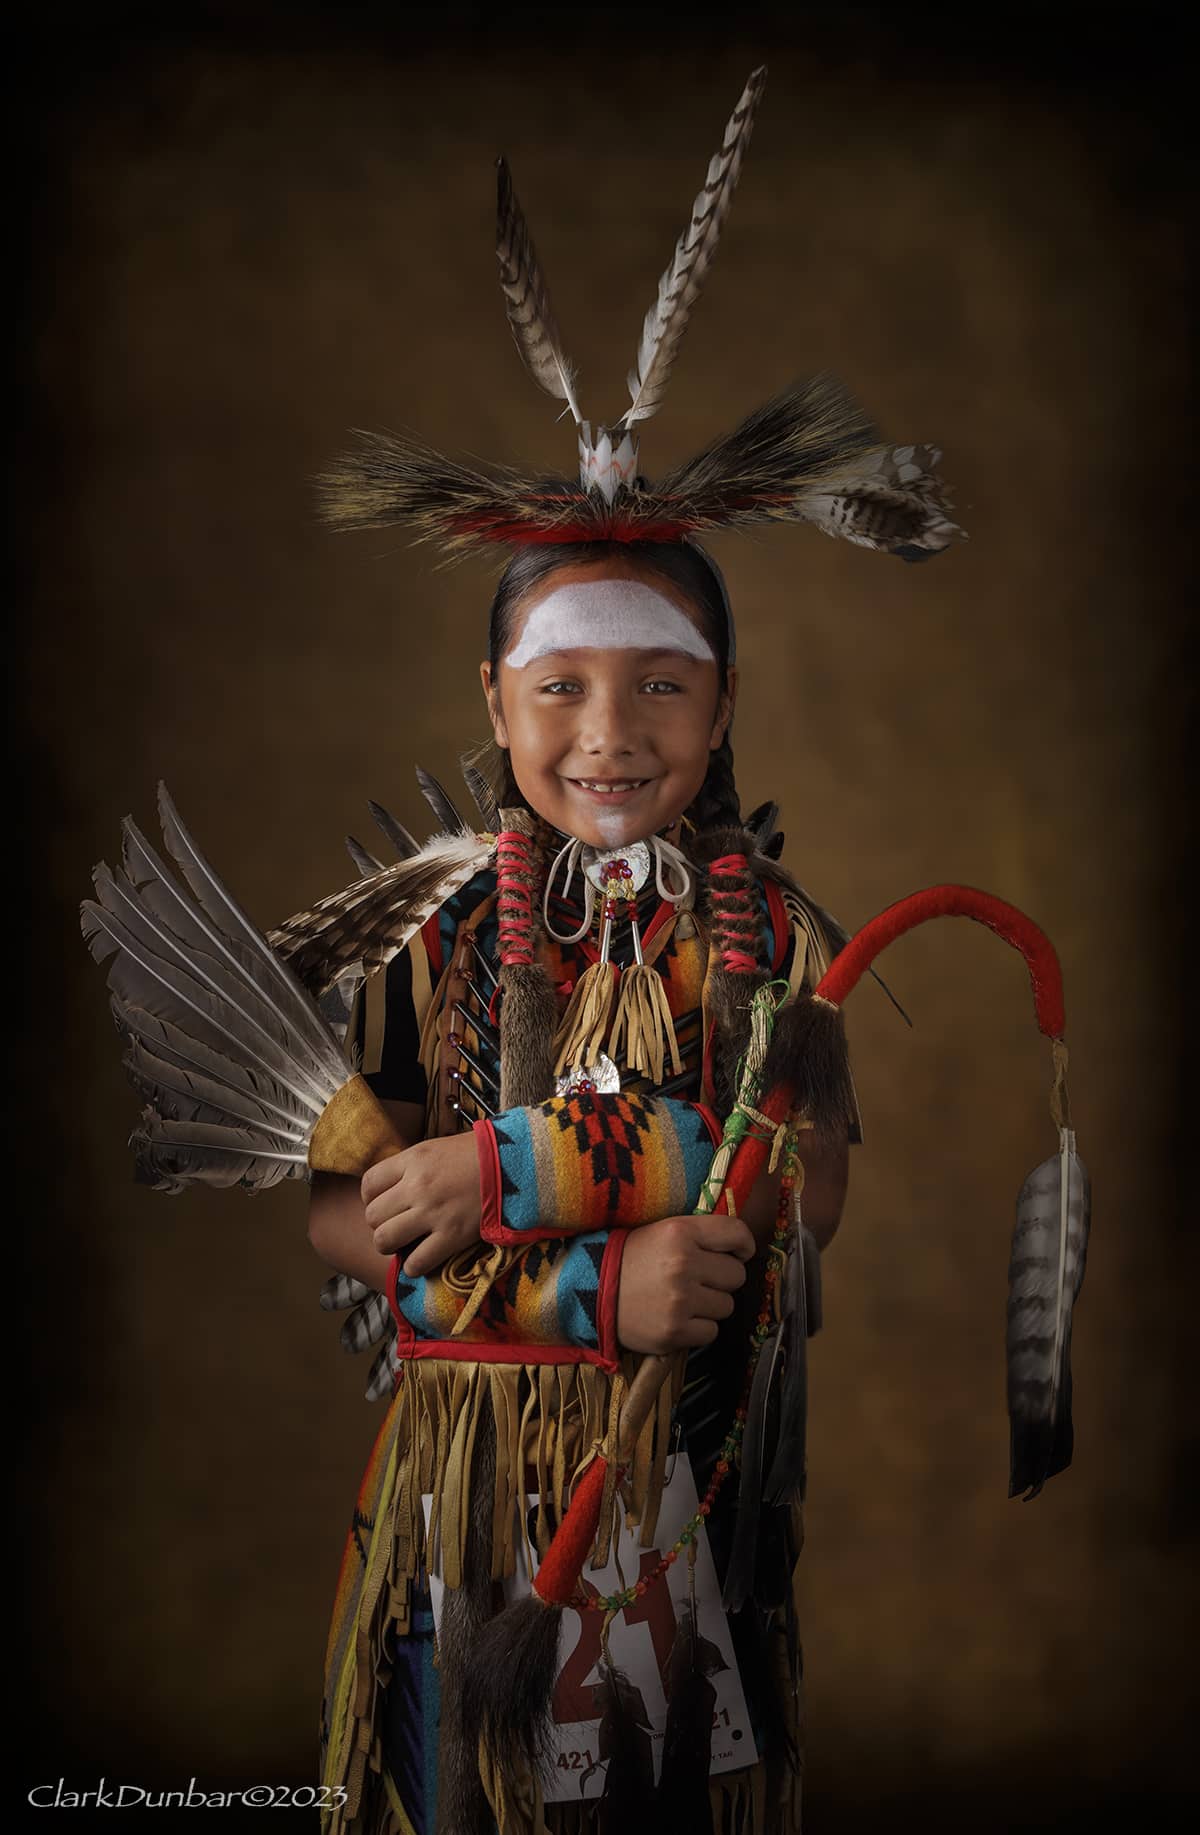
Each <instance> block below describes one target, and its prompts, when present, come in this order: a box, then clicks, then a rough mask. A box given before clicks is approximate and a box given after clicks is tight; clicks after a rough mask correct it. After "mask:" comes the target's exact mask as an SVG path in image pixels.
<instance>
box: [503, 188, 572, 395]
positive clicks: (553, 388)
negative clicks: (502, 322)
mask: <svg viewBox="0 0 1200 1835" xmlns="http://www.w3.org/2000/svg"><path fill="white" fill-rule="evenodd" d="M496 257H497V260H498V261H499V263H500V285H501V287H502V288H503V289H504V303H505V306H506V308H507V311H508V322H509V324H510V325H511V326H512V333H513V337H514V338H515V340H516V345H517V349H518V350H519V351H520V353H521V356H522V358H523V359H524V362H525V367H526V368H527V369H528V371H529V373H530V375H531V376H532V377H533V379H534V381H535V382H536V383H538V384H540V386H541V387H542V388H543V389H545V391H546V393H547V394H548V395H553V396H554V397H555V399H556V400H557V401H565V402H566V404H567V406H568V408H569V409H570V410H571V414H572V416H573V417H574V419H575V421H576V422H577V423H578V421H579V405H578V403H577V401H576V399H575V370H574V367H573V366H572V364H571V363H570V362H568V360H567V357H566V355H565V354H564V352H563V347H562V339H561V338H560V337H559V333H558V326H557V324H556V323H555V318H554V311H553V308H552V307H551V304H550V294H549V291H548V289H547V287H546V283H545V281H544V279H543V278H542V271H541V268H540V267H539V265H538V259H537V256H536V254H535V253H534V248H533V238H532V237H531V235H530V233H529V225H528V224H527V223H526V221H525V215H524V212H523V211H522V209H521V206H520V205H519V204H518V202H517V196H516V193H515V191H514V190H513V185H512V175H511V173H510V172H509V169H508V164H507V162H506V161H505V160H503V159H498V160H497V161H496Z"/></svg>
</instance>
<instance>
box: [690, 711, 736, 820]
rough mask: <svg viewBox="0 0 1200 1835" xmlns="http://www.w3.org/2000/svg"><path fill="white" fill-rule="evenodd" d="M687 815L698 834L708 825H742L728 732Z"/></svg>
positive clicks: (712, 757) (711, 758) (711, 760)
mask: <svg viewBox="0 0 1200 1835" xmlns="http://www.w3.org/2000/svg"><path fill="white" fill-rule="evenodd" d="M687 817H688V821H689V822H691V824H692V826H693V827H694V828H695V829H696V831H697V833H698V834H703V833H704V832H705V830H706V829H709V828H738V827H740V826H741V820H742V805H741V801H740V799H739V797H738V791H737V784H736V782H735V780H734V775H733V747H732V746H731V745H730V743H729V734H728V733H726V735H725V737H724V739H722V741H721V743H720V745H719V746H718V747H717V749H716V751H715V752H714V753H713V754H712V755H711V757H710V758H709V761H708V770H707V772H706V774H705V778H704V782H703V783H702V784H701V786H700V788H699V790H698V791H697V792H696V797H695V801H694V802H693V803H692V806H691V808H690V809H689V810H688V812H687Z"/></svg>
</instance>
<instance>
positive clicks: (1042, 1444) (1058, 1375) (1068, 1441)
mask: <svg viewBox="0 0 1200 1835" xmlns="http://www.w3.org/2000/svg"><path fill="white" fill-rule="evenodd" d="M1090 1223H1091V1180H1090V1178H1089V1176H1088V1171H1087V1167H1086V1166H1085V1165H1084V1163H1083V1161H1082V1160H1081V1159H1080V1157H1079V1155H1078V1154H1077V1153H1076V1151H1075V1134H1074V1130H1073V1129H1070V1128H1063V1129H1061V1130H1060V1146H1059V1151H1058V1152H1057V1153H1056V1154H1054V1155H1053V1156H1052V1157H1051V1158H1050V1159H1048V1160H1044V1161H1043V1162H1042V1164H1041V1165H1040V1166H1038V1167H1037V1168H1036V1169H1035V1170H1034V1171H1033V1172H1031V1173H1030V1175H1029V1177H1028V1178H1027V1179H1026V1181H1025V1183H1024V1185H1023V1186H1022V1188H1021V1194H1020V1197H1019V1198H1018V1199H1017V1219H1016V1225H1015V1228H1014V1230H1013V1240H1012V1256H1011V1259H1010V1262H1009V1271H1008V1283H1009V1294H1008V1324H1007V1332H1006V1349H1007V1354H1008V1412H1009V1422H1010V1427H1011V1460H1010V1473H1009V1487H1008V1494H1009V1496H1010V1497H1015V1496H1016V1494H1017V1493H1018V1491H1021V1492H1024V1493H1025V1501H1026V1502H1028V1501H1029V1500H1030V1498H1033V1497H1036V1496H1037V1494H1038V1492H1039V1491H1040V1490H1041V1488H1042V1486H1043V1484H1044V1483H1045V1482H1046V1480H1047V1479H1048V1478H1053V1477H1054V1475H1055V1474H1056V1473H1058V1472H1062V1471H1064V1470H1065V1469H1066V1467H1067V1466H1069V1465H1070V1463H1071V1455H1072V1452H1073V1450H1074V1430H1073V1427H1072V1421H1071V1313H1072V1309H1073V1307H1074V1304H1075V1300H1076V1298H1077V1296H1078V1294H1079V1290H1080V1288H1081V1287H1082V1285H1083V1275H1084V1269H1085V1267H1086V1264H1087V1247H1088V1232H1089V1228H1090Z"/></svg>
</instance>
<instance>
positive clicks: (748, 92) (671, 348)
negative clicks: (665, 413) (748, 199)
mask: <svg viewBox="0 0 1200 1835" xmlns="http://www.w3.org/2000/svg"><path fill="white" fill-rule="evenodd" d="M766 80H767V72H766V66H765V65H762V66H760V67H759V68H758V69H757V70H755V71H753V72H752V73H751V75H750V79H749V81H748V82H747V84H746V87H745V89H744V90H743V91H742V94H741V98H740V100H739V101H738V105H737V107H736V108H735V109H734V111H733V113H732V115H731V116H730V117H729V120H728V122H727V123H726V126H725V135H724V138H723V140H722V142H721V150H720V152H719V153H714V155H713V157H712V159H711V160H710V161H709V167H708V172H707V175H706V177H705V180H704V184H703V185H702V186H701V188H700V190H699V192H698V193H697V195H696V199H695V201H694V203H693V204H692V214H691V220H690V221H689V223H688V226H687V228H686V229H685V230H684V232H683V234H682V235H681V236H680V238H679V241H678V242H677V243H676V245H675V253H674V255H673V256H672V257H671V261H670V263H669V265H668V266H667V268H666V269H665V271H664V273H663V276H662V279H661V280H660V281H659V283H658V298H657V299H656V300H655V302H654V304H653V305H652V306H651V308H650V310H649V312H647V314H646V317H645V320H644V321H643V324H642V340H641V343H640V344H639V346H638V354H637V362H636V364H635V366H634V368H633V369H632V370H630V372H629V377H628V385H629V393H630V397H631V402H630V406H629V407H628V408H627V409H626V410H625V413H624V414H623V415H622V417H621V420H620V422H619V423H618V425H619V426H620V427H621V428H626V427H632V426H633V424H634V423H635V421H644V420H647V419H648V418H649V417H650V415H652V414H653V413H655V412H656V410H657V409H658V407H659V405H660V403H661V402H662V398H663V393H664V391H665V389H666V386H667V383H668V381H669V380H670V375H671V369H672V366H673V365H674V362H675V358H676V356H677V355H678V352H679V347H680V345H681V344H682V342H683V334H684V332H685V331H686V330H687V326H688V320H689V319H690V317H691V312H692V307H693V306H694V304H695V302H696V300H697V299H698V297H699V294H700V289H701V287H702V286H703V285H704V282H705V279H706V277H707V275H708V271H709V269H710V268H711V267H712V264H713V261H714V259H715V257H716V253H717V244H718V242H719V241H720V238H721V231H722V229H723V228H724V226H725V219H726V217H727V216H728V214H729V206H730V204H731V203H732V201H733V193H734V189H735V187H736V185H737V182H738V174H739V173H740V171H741V169H742V160H743V159H744V158H745V154H746V148H747V147H748V146H749V144H750V134H751V130H752V128H753V126H754V111H755V109H756V108H757V107H758V102H759V98H760V97H761V95H762V92H763V88H764V86H765V84H766ZM577 418H578V417H577Z"/></svg>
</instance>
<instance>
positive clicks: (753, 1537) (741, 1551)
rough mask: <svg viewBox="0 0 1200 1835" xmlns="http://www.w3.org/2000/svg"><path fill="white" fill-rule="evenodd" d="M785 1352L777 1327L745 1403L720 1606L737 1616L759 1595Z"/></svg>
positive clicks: (766, 1344) (767, 1340) (762, 1354)
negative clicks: (774, 1403) (775, 1405)
mask: <svg viewBox="0 0 1200 1835" xmlns="http://www.w3.org/2000/svg"><path fill="white" fill-rule="evenodd" d="M781 1349H782V1334H781V1331H780V1327H779V1326H778V1325H773V1326H772V1327H771V1329H770V1331H769V1332H768V1333H767V1335H766V1337H765V1338H764V1339H763V1341H762V1347H761V1349H760V1351H759V1354H758V1362H757V1363H756V1365H755V1367H754V1380H753V1382H752V1383H751V1385H750V1399H749V1401H748V1403H747V1405H746V1423H745V1427H744V1428H743V1430H742V1463H741V1480H740V1483H739V1485H738V1502H737V1517H736V1520H735V1523H734V1531H733V1546H732V1548H731V1549H730V1553H729V1563H728V1566H727V1567H726V1570H725V1587H724V1591H723V1592H722V1595H721V1603H722V1605H723V1606H724V1607H725V1610H726V1611H727V1612H737V1611H739V1610H740V1609H741V1607H742V1606H744V1605H745V1603H746V1601H747V1600H748V1599H752V1598H753V1597H754V1593H755V1579H756V1570H757V1566H758V1554H759V1532H760V1521H761V1517H762V1508H763V1476H764V1473H765V1471H766V1469H767V1463H768V1461H767V1440H768V1435H769V1423H770V1412H771V1411H770V1409H769V1407H768V1404H769V1401H770V1395H771V1387H772V1384H773V1382H774V1378H775V1375H776V1371H777V1368H778V1362H779V1356H780V1352H781Z"/></svg>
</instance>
